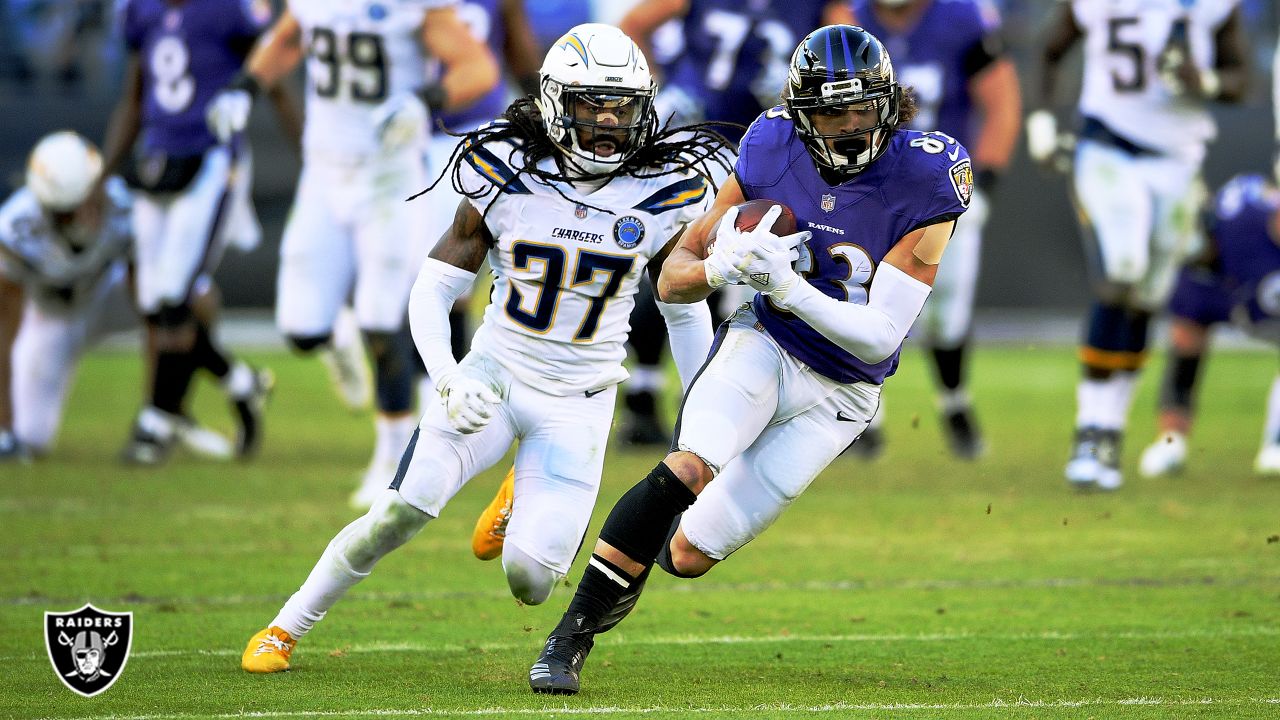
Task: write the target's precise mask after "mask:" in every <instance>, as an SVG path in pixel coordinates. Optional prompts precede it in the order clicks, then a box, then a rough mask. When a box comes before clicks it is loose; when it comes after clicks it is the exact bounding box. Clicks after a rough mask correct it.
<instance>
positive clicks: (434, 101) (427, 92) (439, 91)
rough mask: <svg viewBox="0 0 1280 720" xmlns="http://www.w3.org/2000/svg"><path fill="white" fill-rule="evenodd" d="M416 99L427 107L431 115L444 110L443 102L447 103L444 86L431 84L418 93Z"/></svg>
mask: <svg viewBox="0 0 1280 720" xmlns="http://www.w3.org/2000/svg"><path fill="white" fill-rule="evenodd" d="M418 98H419V99H421V100H422V104H423V105H426V106H427V109H428V110H430V111H431V112H432V113H433V114H434V113H438V112H440V111H441V110H443V109H444V105H445V102H446V101H448V99H449V98H448V95H447V94H446V93H445V91H444V86H443V85H441V84H440V83H431V84H430V85H428V86H426V87H424V88H422V89H421V90H419V91H418Z"/></svg>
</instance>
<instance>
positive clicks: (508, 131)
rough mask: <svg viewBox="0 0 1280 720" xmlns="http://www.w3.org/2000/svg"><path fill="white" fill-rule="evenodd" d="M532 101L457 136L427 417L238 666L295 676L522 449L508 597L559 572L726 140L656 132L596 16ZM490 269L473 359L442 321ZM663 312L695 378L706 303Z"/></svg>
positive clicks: (641, 74) (556, 49)
mask: <svg viewBox="0 0 1280 720" xmlns="http://www.w3.org/2000/svg"><path fill="white" fill-rule="evenodd" d="M540 75H541V91H540V93H539V97H538V98H537V100H536V104H535V101H534V100H533V99H530V98H522V99H520V100H518V101H517V102H516V103H513V104H512V106H511V107H510V109H508V110H507V112H506V113H505V116H504V119H503V121H502V122H497V123H494V124H492V125H489V126H486V127H485V128H482V129H480V130H479V131H477V132H475V133H472V134H470V135H469V136H468V137H467V140H466V145H464V148H465V150H464V152H463V153H462V155H461V156H460V157H459V158H458V159H457V162H456V164H455V166H454V167H453V168H452V169H451V170H450V171H449V178H448V180H449V181H451V182H454V183H456V185H457V189H458V190H459V191H460V193H461V194H462V195H465V196H466V198H465V200H463V201H462V202H460V203H459V205H458V208H457V212H456V213H455V216H454V223H453V225H452V227H451V229H450V231H449V232H448V233H447V234H446V235H445V236H444V237H443V238H441V240H440V242H439V243H437V244H436V246H435V248H434V249H433V250H432V252H431V257H430V258H428V259H427V261H426V262H425V263H424V264H423V266H422V271H421V273H420V275H419V277H418V280H417V282H416V284H415V285H414V288H413V296H412V300H411V303H412V306H411V309H410V318H411V321H412V323H413V336H414V340H415V341H416V343H417V347H418V349H419V351H420V353H421V355H422V359H423V362H424V363H425V364H426V366H427V371H428V373H429V375H430V376H431V377H432V378H434V379H435V382H436V389H437V390H438V392H439V395H438V397H439V399H440V401H441V402H439V403H432V404H430V406H429V407H427V409H426V411H425V413H424V414H423V416H422V421H421V422H420V423H419V425H418V427H417V429H416V430H415V431H414V433H413V439H412V440H411V441H410V442H409V445H408V448H407V449H406V450H405V453H404V459H403V461H402V462H401V465H400V469H399V471H398V472H397V474H396V478H395V483H394V484H393V485H392V486H391V487H390V488H388V489H384V490H382V491H381V492H380V493H379V494H378V497H377V499H376V500H375V502H374V504H373V507H372V509H370V510H369V512H368V513H366V514H365V515H364V516H363V517H361V518H359V519H357V520H355V521H354V522H353V523H351V524H350V525H348V526H347V527H346V528H344V529H343V530H342V531H341V532H339V533H338V535H337V536H336V537H335V538H334V539H333V541H332V542H331V543H330V544H329V546H328V548H327V549H326V550H325V552H324V554H323V555H322V556H321V558H320V560H319V561H318V562H317V563H316V566H315V569H314V570H312V572H311V574H310V575H309V576H308V577H307V579H306V581H305V582H304V583H303V585H302V587H301V588H300V589H299V590H298V591H297V592H296V593H294V595H293V596H292V597H291V598H290V599H289V601H288V602H287V603H285V605H284V607H282V608H281V609H280V612H279V613H278V614H277V616H276V618H275V619H274V620H272V621H271V622H270V623H269V625H268V627H267V628H265V629H263V630H262V631H260V632H258V633H257V634H255V635H254V636H253V637H252V638H251V639H250V640H249V643H248V645H247V647H246V648H245V652H244V654H243V656H242V658H241V667H242V668H243V669H244V670H246V671H249V672H279V671H282V670H287V669H288V668H289V663H290V658H291V655H292V651H293V647H294V645H295V643H296V642H297V640H298V639H299V638H300V637H302V636H303V635H304V634H305V633H307V632H309V631H310V630H311V628H312V627H313V626H314V625H315V623H316V622H318V621H319V620H321V619H322V618H323V617H324V616H325V614H326V613H327V612H328V610H329V609H330V608H331V607H332V606H333V605H334V603H336V602H337V601H338V600H339V599H340V598H341V597H342V596H343V595H344V594H345V593H346V592H347V590H349V589H350V588H351V587H353V586H354V585H355V584H356V583H358V582H360V581H361V580H362V579H364V578H365V577H367V576H368V575H369V573H370V572H372V570H373V568H374V566H375V564H376V563H377V562H378V561H379V560H380V559H381V558H382V557H383V556H385V555H386V554H387V553H389V552H391V551H393V550H395V549H396V548H397V547H399V546H401V545H403V544H404V543H406V542H408V541H409V540H410V539H411V538H413V536H414V535H416V534H417V533H418V532H419V530H421V529H422V528H423V527H424V526H426V525H427V524H428V523H430V522H431V521H432V520H433V519H435V518H437V517H439V516H440V513H441V512H442V511H443V510H444V508H445V507H446V506H447V504H448V503H449V502H450V500H451V499H452V498H453V497H454V495H455V494H456V493H457V492H458V491H459V490H461V489H462V487H463V485H465V484H466V483H467V482H469V481H470V480H471V479H472V478H473V477H475V475H476V474H478V473H480V472H482V471H483V470H485V469H486V468H488V467H491V466H493V465H494V464H495V463H497V462H499V461H501V460H502V458H503V457H504V456H505V455H506V454H507V452H508V451H509V450H510V448H511V445H512V443H513V442H517V443H518V445H517V450H516V459H515V465H516V480H515V506H514V513H513V515H512V518H511V523H510V525H509V527H508V529H507V536H506V542H505V544H504V546H503V550H502V566H503V571H504V572H505V574H506V577H507V583H508V586H509V587H510V589H511V592H512V594H513V595H514V596H515V597H516V598H517V599H518V600H520V601H521V602H523V603H528V604H538V603H541V602H543V601H545V600H546V599H547V597H548V596H549V595H550V593H551V591H552V589H553V588H554V587H555V585H556V584H558V583H559V581H560V580H561V579H562V578H563V577H564V575H565V573H567V572H568V570H569V567H570V565H571V563H572V562H573V558H574V555H575V554H576V553H577V551H578V548H579V547H580V546H581V544H582V538H583V535H584V534H585V533H586V530H587V524H588V522H589V521H590V519H591V511H592V508H593V506H594V505H595V499H596V496H597V494H598V492H599V488H600V476H601V473H602V472H603V468H604V461H605V448H606V446H607V444H608V439H609V429H610V420H611V419H612V418H613V410H614V400H615V398H616V394H617V392H616V388H617V384H618V383H619V382H621V381H622V380H623V379H624V378H626V374H627V371H626V370H625V369H624V368H623V366H622V360H623V359H624V358H625V355H626V352H625V350H624V348H623V342H624V340H625V338H626V332H627V317H628V316H629V315H630V310H631V308H630V304H631V301H632V299H633V298H634V297H635V292H636V288H637V286H638V284H639V283H640V280H641V276H642V275H644V274H645V273H646V271H648V272H655V271H656V270H657V269H658V268H659V267H660V264H661V261H662V259H663V258H665V257H666V255H667V253H668V252H669V251H670V250H671V248H672V246H673V245H674V243H675V241H674V238H675V237H676V236H677V235H678V234H679V231H680V230H681V229H682V228H683V226H684V225H685V224H686V223H687V222H688V221H689V220H690V219H692V218H693V217H696V216H698V215H700V214H701V213H703V212H705V211H706V209H707V208H708V207H709V205H710V202H711V196H712V193H711V190H710V183H709V182H708V180H707V178H706V177H705V171H704V170H703V169H701V168H700V167H699V166H700V165H703V164H704V162H703V161H702V160H699V157H701V158H702V159H703V160H707V159H711V160H712V161H714V158H715V157H716V156H717V152H718V150H719V147H718V146H719V145H721V144H722V143H723V140H722V139H721V138H719V137H717V136H713V135H707V134H705V133H702V134H694V135H692V136H690V134H689V133H686V132H684V129H683V128H680V129H678V130H677V131H676V132H667V133H663V132H660V131H658V129H657V127H656V117H655V116H654V114H653V105H652V103H653V96H654V80H653V77H652V75H651V74H650V73H649V68H648V65H647V63H646V62H645V60H644V57H643V56H642V55H641V54H640V50H639V48H637V47H636V46H635V44H634V43H632V42H631V41H630V40H628V39H627V37H626V36H624V35H623V34H622V33H621V32H620V31H619V30H618V29H617V28H615V27H612V26H609V25H602V24H595V23H589V24H585V25H579V26H577V27H575V28H573V29H572V30H571V31H570V32H569V33H567V34H566V35H565V36H564V37H563V38H562V40H561V42H559V43H557V44H556V45H554V46H553V47H552V49H551V50H550V51H549V52H548V53H547V57H546V60H545V62H544V63H543V65H542V68H541V72H540ZM486 259H487V260H488V262H489V265H490V269H491V271H492V272H493V273H494V287H493V293H492V294H491V296H490V303H489V305H488V306H487V309H486V312H485V319H484V322H483V323H482V324H481V326H480V329H479V330H478V331H477V332H476V336H475V338H474V339H473V342H472V349H471V351H470V352H469V353H468V354H467V356H466V357H465V358H464V359H463V360H462V362H461V363H459V362H457V361H455V360H454V357H453V354H452V352H451V347H450V342H449V333H450V332H451V330H450V327H449V322H448V312H449V308H451V307H452V306H453V304H454V302H455V301H456V300H457V297H458V296H459V295H460V294H461V293H463V292H465V291H467V290H469V289H470V288H471V285H472V283H473V282H474V281H475V277H476V272H477V271H478V270H479V269H480V267H481V264H482V263H483V262H485V260H486ZM664 315H665V316H667V317H669V318H671V320H672V333H673V334H676V335H677V336H678V337H679V338H680V345H681V347H684V348H687V352H684V353H681V354H678V355H677V358H676V360H677V365H678V369H679V371H680V374H681V376H682V377H684V378H691V377H692V376H693V375H694V374H695V373H696V372H697V368H698V367H699V366H700V365H701V363H702V360H703V359H704V358H705V357H706V354H707V351H708V349H709V348H710V346H711V314H710V312H709V311H708V309H707V307H706V305H705V303H701V302H699V303H696V304H687V305H679V306H671V307H667V308H665V309H664Z"/></svg>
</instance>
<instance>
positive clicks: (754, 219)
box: [733, 200, 796, 235]
mask: <svg viewBox="0 0 1280 720" xmlns="http://www.w3.org/2000/svg"><path fill="white" fill-rule="evenodd" d="M774 205H781V206H782V214H781V215H779V216H778V219H777V220H774V221H773V228H772V230H773V234H774V235H790V234H791V233H793V232H795V231H796V214H795V213H793V212H791V208H789V207H787V206H786V205H782V203H780V202H774V201H773V200H748V201H746V202H744V203H741V204H739V205H738V218H737V220H736V221H735V222H734V224H733V225H734V227H736V228H738V229H739V230H743V231H747V230H754V229H755V227H756V225H758V224H759V223H760V219H761V218H763V217H764V214H765V213H767V212H769V208H771V207H773V206H774Z"/></svg>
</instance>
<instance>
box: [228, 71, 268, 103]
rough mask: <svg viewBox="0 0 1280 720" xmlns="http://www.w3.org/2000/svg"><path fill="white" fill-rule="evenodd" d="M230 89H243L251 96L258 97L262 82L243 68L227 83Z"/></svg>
mask: <svg viewBox="0 0 1280 720" xmlns="http://www.w3.org/2000/svg"><path fill="white" fill-rule="evenodd" d="M227 89H228V90H243V91H245V92H247V93H249V97H257V96H258V92H259V91H261V90H262V83H260V82H258V79H257V78H255V77H254V76H252V75H250V74H249V73H247V72H245V71H243V70H241V71H240V72H239V73H236V76H235V77H234V78H232V79H231V82H230V83H227Z"/></svg>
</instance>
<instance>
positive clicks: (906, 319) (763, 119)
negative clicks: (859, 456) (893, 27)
mask: <svg viewBox="0 0 1280 720" xmlns="http://www.w3.org/2000/svg"><path fill="white" fill-rule="evenodd" d="M782 96H783V105H781V106H778V107H774V108H771V109H769V110H767V111H765V112H764V113H763V114H762V115H761V116H760V117H758V118H757V119H756V120H755V122H754V123H753V124H752V125H751V127H750V128H749V129H748V130H747V133H746V135H745V136H744V137H743V139H742V143H741V145H740V146H739V156H738V161H737V164H736V166H735V168H734V172H733V175H732V176H731V177H730V178H729V180H727V181H726V183H725V185H724V186H723V187H722V188H721V190H720V193H719V194H718V195H717V197H716V201H715V204H714V206H713V207H712V209H711V211H709V212H708V213H707V214H706V215H704V216H702V217H701V218H700V219H698V220H695V221H694V222H693V223H691V224H690V226H689V228H688V229H687V231H686V232H684V233H683V234H682V235H681V236H680V238H679V240H678V242H677V245H676V248H675V249H674V250H673V251H672V253H671V255H670V256H669V258H668V259H667V261H666V262H665V263H664V265H663V269H662V275H661V277H660V278H659V282H658V286H657V289H658V294H659V297H660V299H662V300H663V301H665V302H677V303H680V302H696V301H699V300H701V299H703V298H705V297H706V296H707V295H708V294H709V293H710V292H711V291H712V290H713V289H715V288H717V287H721V286H723V285H726V284H731V283H747V284H749V285H750V286H751V287H753V288H754V289H755V290H756V291H757V294H756V296H755V298H754V300H753V302H752V303H751V304H750V305H748V306H743V307H742V308H741V309H740V310H739V311H738V312H737V313H735V314H734V315H733V316H731V317H730V318H729V320H728V321H726V322H725V323H724V325H722V326H721V328H720V331H719V332H718V334H717V336H716V340H715V342H714V343H713V345H712V350H711V354H710V356H709V358H708V360H707V362H706V363H705V364H704V365H703V367H702V369H701V370H700V371H699V373H698V375H697V377H696V378H695V379H694V380H693V382H692V383H691V384H690V386H689V389H688V390H687V392H686V393H685V397H684V403H683V406H682V408H681V410H680V416H679V420H678V424H677V429H676V434H675V441H674V442H673V443H672V448H671V452H670V453H669V454H668V455H667V456H666V457H665V458H664V459H663V460H662V462H660V463H658V465H657V466H656V467H655V468H654V469H653V470H652V471H651V472H650V473H649V474H648V476H647V477H645V478H644V479H643V480H641V481H640V482H639V483H637V484H636V485H635V486H634V487H632V488H631V489H630V490H629V491H628V492H627V493H626V494H625V495H623V497H622V498H621V499H620V500H619V501H618V502H617V504H615V505H614V508H613V510H612V511H611V512H610V514H609V516H608V519H606V520H605V523H604V527H603V528H602V530H601V532H600V539H599V541H598V542H597V543H596V546H595V551H594V552H593V554H592V555H591V560H590V562H589V564H588V566H587V569H586V572H585V574H584V576H583V579H582V582H581V583H580V584H579V585H578V590H577V592H576V594H575V595H574V598H573V600H572V601H571V603H570V605H569V608H568V611H567V612H566V613H565V614H564V617H563V619H562V620H561V621H560V623H559V624H558V625H557V626H556V628H555V629H554V630H552V632H551V635H550V636H549V637H548V638H547V642H546V646H545V647H544V649H543V651H542V653H541V655H540V656H539V657H538V659H537V661H536V662H535V663H534V664H533V666H532V668H531V669H530V671H529V684H530V687H531V688H532V689H533V690H534V692H542V693H557V694H573V693H576V692H578V688H579V673H580V671H581V669H582V666H583V663H584V662H585V660H586V657H587V653H588V652H589V651H590V650H591V648H592V645H593V644H594V638H595V636H596V635H597V634H598V633H601V632H604V631H606V630H608V629H609V628H611V627H613V626H614V625H615V624H617V623H618V622H619V621H620V620H621V619H622V618H623V617H624V616H625V615H626V613H627V612H629V611H630V609H631V608H632V607H633V606H634V605H635V602H636V600H637V599H638V596H639V594H640V591H641V589H642V587H643V585H644V582H645V579H646V578H647V576H648V573H649V571H650V569H651V568H652V565H653V564H654V563H655V562H656V563H657V564H658V565H660V566H661V567H662V568H663V569H664V570H666V571H667V572H669V573H671V574H673V575H676V576H679V577H697V576H699V575H702V574H704V573H706V572H707V571H709V570H710V569H711V568H712V567H713V566H714V565H715V564H716V563H718V562H720V561H721V560H723V559H725V558H726V557H728V556H729V555H730V554H731V553H733V552H734V551H735V550H737V549H739V548H741V547H742V546H743V545H745V544H747V543H748V542H750V541H751V540H752V539H753V538H755V537H757V536H758V535H759V534H760V533H761V532H763V531H764V530H765V529H766V528H767V527H768V526H769V525H771V524H772V523H773V522H774V521H775V520H776V519H777V518H778V516H779V515H781V513H782V511H783V510H784V509H786V507H787V506H788V505H789V504H790V503H791V502H792V501H793V500H794V499H795V498H796V497H797V496H798V495H799V494H800V493H802V492H803V491H804V489H805V488H806V487H808V485H809V483H811V482H812V481H813V479H814V478H815V477H817V475H818V473H820V472H821V471H822V470H823V469H824V468H825V467H826V466H827V464H828V463H830V462H831V461H832V460H833V459H835V458H836V456H838V455H839V454H840V453H841V452H842V451H843V450H844V449H845V448H847V447H848V446H849V445H850V444H851V443H853V442H854V441H855V440H856V439H857V438H858V435H859V434H860V433H861V432H862V431H863V430H864V429H865V428H866V427H867V424H868V423H869V421H870V420H871V417H872V416H873V415H874V414H875V412H876V409H877V407H878V406H879V402H880V389H881V385H882V384H883V383H884V381H885V379H886V378H888V377H889V376H890V375H892V374H893V372H894V371H895V370H896V369H897V366H898V355H899V352H900V351H901V347H902V341H903V339H904V338H905V337H906V334H907V331H908V330H909V329H910V328H911V324H912V322H914V321H915V319H916V317H917V316H918V315H919V314H920V310H921V308H922V307H924V303H925V300H926V299H928V297H929V293H930V287H931V285H932V283H933V279H934V276H935V274H936V273H937V270H938V262H939V261H940V260H941V258H942V254H943V251H944V250H945V249H946V246H947V241H948V240H949V239H950V237H951V233H952V231H953V230H954V228H955V221H956V218H958V217H960V216H961V214H963V213H964V211H965V209H966V208H967V207H968V205H969V201H970V199H971V197H972V195H973V170H972V167H971V166H970V163H969V154H968V153H967V152H966V151H965V149H964V147H963V146H961V145H960V144H959V143H958V142H956V141H955V139H954V138H951V137H950V136H948V135H945V134H942V133H938V132H931V133H922V132H918V131H914V130H906V129H903V128H901V127H899V126H900V124H901V123H905V122H908V121H910V120H911V118H912V116H913V115H914V113H915V105H914V102H913V101H912V100H911V95H910V93H909V92H907V91H905V90H904V88H903V87H902V86H901V85H899V83H898V80H897V77H896V76H895V74H894V70H893V65H892V63H891V62H890V59H889V53H888V51H886V50H885V48H884V46H883V45H882V44H881V43H880V41H879V40H877V39H876V38H875V36H873V35H872V34H870V33H868V32H867V31H865V30H863V29H862V28H859V27H853V26H848V25H833V26H828V27H823V28H820V29H818V30H816V31H814V32H812V33H810V34H809V35H808V36H807V37H806V38H805V39H804V40H803V41H802V42H801V43H800V45H799V46H798V47H797V48H796V49H795V52H794V53H793V55H792V57H791V66H790V71H789V73H788V81H787V84H786V87H785V88H784V90H783V93H782ZM760 199H764V200H773V201H776V202H778V203H782V204H784V205H786V206H787V207H789V208H791V210H792V211H793V212H794V213H795V217H796V224H797V227H798V228H799V229H800V230H799V232H796V233H794V234H791V235H788V236H785V237H778V236H776V235H774V234H773V233H772V232H771V231H770V228H771V227H772V226H773V221H774V220H775V219H776V218H777V217H778V215H779V213H780V211H781V209H780V208H777V207H775V208H772V209H770V210H769V211H768V212H767V213H766V214H765V215H764V217H763V218H762V219H761V220H760V222H759V224H758V225H757V226H756V227H755V229H753V230H751V231H740V230H738V229H737V227H736V222H735V221H736V218H737V211H736V209H735V206H736V205H738V204H739V203H741V202H743V201H745V200H760ZM709 245H711V246H713V248H714V249H712V250H711V251H710V252H708V246H709Z"/></svg>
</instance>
